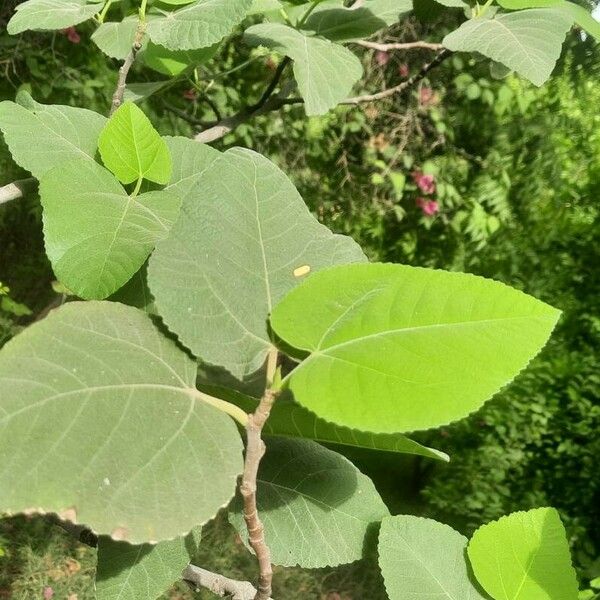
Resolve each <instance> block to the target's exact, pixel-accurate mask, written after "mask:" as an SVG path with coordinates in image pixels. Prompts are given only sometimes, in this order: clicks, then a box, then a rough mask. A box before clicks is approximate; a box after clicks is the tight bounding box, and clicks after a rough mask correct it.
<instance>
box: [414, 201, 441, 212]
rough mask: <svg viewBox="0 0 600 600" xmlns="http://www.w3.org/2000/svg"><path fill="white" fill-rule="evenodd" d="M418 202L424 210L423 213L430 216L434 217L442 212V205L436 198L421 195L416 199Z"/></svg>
mask: <svg viewBox="0 0 600 600" xmlns="http://www.w3.org/2000/svg"><path fill="white" fill-rule="evenodd" d="M416 204H417V206H418V207H419V208H420V209H421V210H422V211H423V214H424V215H426V216H428V217H433V216H434V215H436V214H437V213H438V212H440V205H439V204H438V203H437V202H436V201H435V200H428V199H427V198H420V197H419V198H417V200H416Z"/></svg>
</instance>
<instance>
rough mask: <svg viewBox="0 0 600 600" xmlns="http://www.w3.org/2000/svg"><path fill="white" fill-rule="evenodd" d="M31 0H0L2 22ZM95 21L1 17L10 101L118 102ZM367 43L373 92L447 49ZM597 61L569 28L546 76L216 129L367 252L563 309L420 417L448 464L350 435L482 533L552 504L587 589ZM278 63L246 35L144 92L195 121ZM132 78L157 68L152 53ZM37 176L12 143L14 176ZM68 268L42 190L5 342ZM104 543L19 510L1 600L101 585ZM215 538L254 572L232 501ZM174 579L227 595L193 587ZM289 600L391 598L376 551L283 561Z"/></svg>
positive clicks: (4, 279) (165, 122) (226, 561)
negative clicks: (483, 378) (512, 367)
mask: <svg viewBox="0 0 600 600" xmlns="http://www.w3.org/2000/svg"><path fill="white" fill-rule="evenodd" d="M15 4H16V2H14V1H8V2H3V4H2V6H1V7H0V32H4V30H5V24H6V21H7V18H8V17H9V16H10V14H11V13H12V10H13V8H14V5H15ZM421 7H422V8H421V9H420V12H421V13H422V14H420V15H419V16H420V17H421V18H420V19H419V20H417V19H416V18H409V19H405V20H404V21H403V22H402V23H401V24H400V25H398V26H396V27H395V28H394V29H393V30H391V31H390V32H389V36H388V38H390V39H394V38H397V39H400V40H412V39H430V40H433V41H439V40H440V39H441V37H442V35H443V33H444V30H445V29H449V28H450V27H452V24H453V22H452V18H453V17H449V16H448V15H449V13H448V12H444V13H440V11H439V10H438V9H434V8H433V4H429V3H428V2H423V3H422V5H421ZM122 8H123V10H126V8H127V1H126V0H124V1H123V3H122ZM92 31H93V29H92V27H91V26H88V25H82V26H79V27H78V28H77V33H78V35H79V36H80V40H79V41H78V42H75V41H73V36H71V39H69V37H67V36H66V35H64V34H61V33H56V34H26V35H23V36H20V37H17V38H11V37H9V36H8V35H7V34H5V33H0V100H5V99H11V100H12V99H14V97H15V94H16V92H17V91H18V90H20V89H27V90H28V91H30V92H31V93H32V95H33V96H34V98H35V99H36V100H38V101H40V102H44V103H62V104H69V105H74V106H84V107H87V108H91V109H94V110H97V111H99V112H102V113H106V112H107V110H108V104H109V98H110V96H111V93H112V89H113V87H114V84H115V81H116V69H117V66H118V65H117V64H116V63H115V62H113V61H111V60H109V59H107V58H105V57H104V56H103V55H102V54H101V53H100V52H99V51H98V50H97V48H96V47H95V46H94V44H93V43H92V42H90V40H89V37H90V35H91V33H92ZM362 55H363V60H364V65H365V70H366V77H365V80H364V82H363V83H362V84H361V86H362V87H363V88H364V90H369V91H377V90H380V89H383V88H384V87H385V86H386V85H392V84H395V83H398V82H399V81H400V80H401V79H402V78H404V77H406V76H407V74H409V73H412V72H414V71H415V70H416V69H418V68H419V66H420V65H421V64H422V63H423V62H424V61H425V60H427V58H428V57H430V55H429V54H428V53H427V51H422V50H419V51H411V52H410V53H406V52H404V53H402V52H396V53H390V54H388V55H385V56H384V55H381V54H379V55H378V54H377V53H374V52H373V51H370V50H366V51H363V52H362ZM249 59H250V62H249V64H248V65H247V66H246V67H245V68H243V69H240V70H237V71H235V72H233V73H229V74H228V73H227V71H228V70H229V69H231V68H233V67H234V66H236V65H238V64H240V63H242V62H243V61H246V60H249ZM599 59H600V47H598V46H597V45H594V44H593V43H592V42H591V41H589V40H585V39H584V38H583V37H582V35H581V34H580V33H579V32H577V31H574V32H572V34H571V35H570V37H569V39H568V42H567V43H566V45H565V51H564V55H563V58H562V59H561V61H560V63H559V65H558V67H557V69H556V72H555V76H554V78H553V79H552V80H551V81H550V83H548V84H547V85H546V86H544V87H543V88H540V89H538V88H535V87H533V86H532V85H530V84H527V83H526V82H524V81H522V80H520V79H518V78H516V77H514V76H512V75H508V76H505V77H502V78H497V77H498V74H497V73H496V69H494V68H492V69H490V65H489V61H484V60H481V61H479V60H477V59H475V58H470V57H467V56H464V55H455V56H453V57H451V58H450V59H449V60H448V61H446V62H445V63H444V65H443V66H441V67H440V68H438V69H437V70H436V71H433V72H432V73H431V74H430V77H429V79H427V80H425V81H423V82H422V83H421V84H420V85H419V86H418V87H417V88H415V89H413V90H412V91H411V92H410V93H409V94H406V95H403V96H399V97H394V98H392V99H391V100H388V101H386V102H383V103H380V104H376V105H365V106H363V107H361V108H348V107H342V108H339V109H337V110H335V111H333V112H331V113H330V114H328V115H327V116H324V117H318V118H310V119H307V118H306V117H305V116H304V114H303V111H302V109H301V108H295V107H290V108H287V109H285V110H283V111H281V112H277V113H272V114H270V115H267V116H265V117H260V118H257V119H255V120H254V121H251V122H248V123H246V124H244V125H242V126H241V127H239V128H238V129H237V130H236V131H235V132H234V133H232V134H230V135H228V136H227V137H225V138H224V139H223V140H221V141H219V142H218V143H217V144H216V145H217V147H219V148H225V147H229V146H232V145H242V146H247V147H252V148H253V149H255V150H257V151H259V152H262V153H264V154H265V155H266V156H268V157H269V158H271V160H273V161H274V162H275V163H276V164H278V165H279V166H280V167H281V168H282V169H283V170H284V171H285V172H286V173H287V174H288V175H289V176H290V178H291V179H292V180H293V181H294V183H295V184H296V185H297V187H298V189H299V190H300V192H301V194H302V195H303V197H304V198H305V200H306V202H307V203H308V205H309V207H310V208H311V210H312V211H314V213H315V214H316V215H317V217H318V218H319V219H320V220H321V221H322V222H323V223H325V224H326V225H328V226H329V227H331V228H332V229H333V230H335V231H337V232H342V233H347V234H350V235H352V236H353V237H354V238H355V239H356V240H357V241H359V242H360V243H361V244H362V245H363V247H364V248H365V250H366V252H367V253H368V255H369V257H370V258H371V259H372V260H384V261H393V262H400V263H408V264H413V265H422V266H428V267H435V268H444V269H450V270H461V271H468V272H473V273H477V274H481V275H485V276H487V277H492V278H494V279H498V280H501V281H504V282H506V283H508V284H510V285H513V286H516V287H518V288H521V289H523V290H524V291H526V292H528V293H530V294H533V295H534V296H537V297H539V298H541V299H543V300H545V301H547V302H549V303H551V304H553V305H555V306H557V307H559V308H561V309H562V310H563V311H564V313H563V317H562V319H561V322H560V325H559V327H558V329H557V331H556V332H555V335H554V336H553V338H552V341H551V342H550V344H549V345H548V346H547V347H546V349H545V350H544V351H543V353H542V354H541V355H540V356H539V357H538V358H536V359H535V360H534V361H533V362H532V364H531V365H530V368H529V369H528V370H527V371H526V372H524V373H522V374H521V375H520V376H519V377H518V378H517V379H516V381H515V382H514V383H513V384H512V385H511V386H510V387H508V388H507V389H506V390H504V391H503V392H502V393H500V394H498V395H497V397H496V398H495V399H494V400H492V401H491V402H489V403H488V404H487V405H486V406H485V407H484V408H483V409H482V410H480V411H479V412H477V413H476V414H474V415H472V416H471V417H470V418H468V419H466V420H464V421H461V422H459V423H457V424H454V425H452V426H450V427H446V428H443V429H441V430H435V431H430V432H425V433H423V434H421V435H420V436H419V437H420V439H421V440H422V441H424V442H426V443H428V444H430V445H432V446H434V447H436V448H439V449H441V450H444V451H445V452H447V453H448V454H450V455H451V457H452V460H451V462H450V464H441V463H440V464H433V463H432V461H429V460H427V459H420V458H414V457H398V455H392V454H385V453H383V454H382V453H369V452H358V451H352V452H350V451H347V450H346V453H347V454H348V456H349V457H350V458H351V459H352V460H353V461H354V462H355V463H356V464H357V465H358V466H359V467H360V468H361V469H362V470H363V471H364V472H366V473H367V474H369V475H370V476H371V477H372V478H373V479H374V480H375V482H376V485H377V486H378V487H379V489H380V490H381V492H382V495H383V497H384V499H385V501H386V502H387V503H388V506H389V507H390V509H391V510H392V512H394V513H403V512H405V513H415V514H422V515H426V516H431V517H434V518H436V519H439V520H441V521H444V522H446V523H448V524H450V525H452V526H453V527H455V528H457V529H458V530H460V531H461V532H462V533H464V534H466V535H469V534H471V533H472V532H473V531H474V529H476V528H477V527H478V526H479V525H480V524H482V523H484V522H487V521H489V520H491V519H495V518H498V517H499V516H501V515H502V514H506V513H508V512H511V511H515V510H520V509H528V508H531V507H536V506H544V505H552V506H555V507H556V508H558V509H559V511H560V513H561V516H562V518H563V520H564V522H565V525H566V527H567V531H568V535H569V540H570V544H571V547H572V551H573V557H574V562H575V565H576V567H577V570H578V574H579V577H580V581H581V587H582V589H584V588H586V587H587V586H588V585H589V582H590V580H593V579H594V578H597V577H600V471H599V468H598V464H599V461H600V436H598V431H599V430H600V371H599V368H598V367H599V363H600V360H599V358H598V357H599V350H600V311H599V308H600V269H599V265H600V224H599V214H598V213H599V209H598V207H599V198H600V112H599V110H598V107H600V78H599V76H600V60H599ZM273 69H274V62H273V59H272V58H271V57H269V56H258V55H256V54H252V53H251V51H250V50H249V49H247V48H245V47H244V46H243V45H242V44H241V43H240V41H239V39H237V38H234V39H233V40H232V41H231V42H230V43H228V44H227V45H226V46H225V47H224V48H222V49H221V51H220V52H219V53H218V54H217V55H216V57H215V58H214V59H212V60H211V61H210V62H209V63H207V64H205V65H202V66H201V67H200V68H199V69H198V77H197V79H193V78H192V79H191V80H187V79H186V78H185V77H182V78H180V79H178V80H177V81H176V82H174V83H173V84H172V85H170V86H169V87H168V88H167V89H166V90H165V91H163V92H161V93H160V94H159V95H157V96H155V97H152V98H150V99H149V100H148V101H147V102H145V103H144V109H145V110H146V111H147V112H148V113H149V114H150V115H151V117H152V119H153V121H154V123H155V124H156V126H157V127H158V129H159V130H160V131H161V133H163V134H167V133H168V134H174V133H177V134H181V135H191V134H192V133H193V132H194V131H196V130H197V129H198V127H199V126H200V125H201V124H202V123H203V122H206V121H210V120H212V119H214V118H215V112H216V113H217V114H225V115H227V114H230V113H232V112H235V111H236V109H238V108H240V107H241V106H243V105H244V104H245V103H248V102H252V101H253V100H255V99H256V98H258V97H259V96H260V94H261V92H262V90H263V89H264V86H265V82H266V81H268V79H269V78H270V76H271V74H272V71H273ZM131 79H132V80H133V81H137V82H151V81H156V80H157V79H161V76H160V75H157V74H156V73H154V72H152V71H150V70H148V69H142V68H140V69H137V70H134V72H133V74H132V78H131ZM211 82H212V83H211ZM420 173H423V174H426V175H431V176H432V177H431V178H430V181H433V182H434V184H435V191H434V192H430V193H428V194H424V192H423V190H422V186H421V189H420V187H419V185H418V184H419V181H418V177H419V174H420ZM22 176H23V177H24V176H26V174H25V173H22V172H21V171H20V170H19V168H18V167H17V166H16V165H15V164H14V163H13V162H12V160H11V158H10V155H9V153H8V151H7V149H6V147H5V146H4V144H3V143H2V141H1V140H0V185H1V184H4V183H8V182H10V181H12V180H14V179H17V178H19V177H22ZM427 202H429V204H426V203H427ZM432 202H435V203H436V204H435V205H434V204H431V203H432ZM428 213H429V214H428ZM53 281H54V277H53V274H52V271H51V269H50V267H49V264H48V262H47V260H46V258H45V255H44V252H43V237H42V233H41V215H40V206H39V202H38V200H37V198H36V197H35V195H33V196H31V197H28V198H27V199H25V200H23V201H19V202H13V203H10V204H8V205H6V206H2V207H0V346H1V345H2V344H3V343H5V342H6V341H7V340H8V339H9V338H10V337H12V336H13V335H15V334H16V333H17V332H18V331H19V329H20V328H22V327H23V326H26V325H27V324H28V323H29V322H31V321H32V320H33V319H35V318H36V316H37V315H39V314H40V313H42V312H43V311H44V310H46V309H47V307H48V306H51V305H52V303H53V302H54V301H55V300H56V298H57V293H56V292H55V291H54V289H53V286H52V283H53ZM94 552H95V551H94V549H93V548H91V547H89V546H87V545H85V544H82V543H78V542H75V541H73V540H72V539H71V538H70V537H69V536H68V535H67V534H66V533H65V532H64V531H63V530H62V529H60V528H59V527H58V526H57V525H55V524H53V523H52V522H51V521H49V520H47V519H42V518H39V517H38V518H25V517H16V518H11V519H4V520H2V521H0V598H14V599H15V600H22V599H29V598H43V597H44V593H45V594H46V595H49V594H50V592H49V591H48V589H47V588H51V590H52V592H53V594H54V598H59V599H61V600H62V599H68V600H87V599H89V598H93V574H94V568H95V567H94ZM202 552H203V555H202V556H201V557H198V560H200V561H202V562H201V564H202V565H203V566H206V567H209V568H210V567H214V568H215V569H218V570H220V571H221V572H223V573H226V574H228V575H231V576H234V577H244V578H245V577H250V578H252V577H253V573H254V565H253V560H252V558H251V557H250V555H248V554H247V553H246V551H245V550H244V548H243V546H242V545H241V544H240V543H239V540H237V539H236V538H235V536H234V534H233V531H232V530H231V528H229V526H228V525H227V524H226V523H225V522H224V521H223V520H222V519H217V521H216V522H215V523H214V524H213V525H212V526H211V527H210V529H209V531H207V533H206V536H205V543H204V544H203V550H202ZM44 590H46V591H45V592H44ZM165 597H167V598H172V599H176V598H180V599H183V598H186V599H189V598H192V597H195V598H209V597H210V594H208V593H205V595H202V594H193V593H192V592H191V591H190V590H188V589H187V588H186V586H185V585H183V584H181V585H179V586H178V587H177V588H174V589H173V590H172V591H171V592H169V594H167V595H166V596H165ZM276 597H280V598H288V599H292V600H294V599H296V598H298V599H299V598H309V599H311V598H315V599H325V600H350V599H366V598H368V599H373V600H378V599H379V598H384V595H383V591H382V586H381V580H380V576H379V574H378V572H377V570H376V567H375V566H374V563H373V562H372V561H371V560H369V559H365V560H364V561H361V562H359V563H355V564H353V565H349V566H347V567H344V568H342V569H336V570H317V571H308V570H301V569H288V570H285V571H284V570H282V569H278V570H277V572H276ZM581 597H582V598H584V599H588V598H593V597H595V596H594V592H592V591H588V592H584V593H582V595H581Z"/></svg>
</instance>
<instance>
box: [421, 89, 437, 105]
mask: <svg viewBox="0 0 600 600" xmlns="http://www.w3.org/2000/svg"><path fill="white" fill-rule="evenodd" d="M433 100H434V94H433V90H432V89H431V88H430V87H425V86H423V87H422V88H421V89H420V90H419V102H420V103H421V104H422V105H423V106H428V105H429V104H432V103H433Z"/></svg>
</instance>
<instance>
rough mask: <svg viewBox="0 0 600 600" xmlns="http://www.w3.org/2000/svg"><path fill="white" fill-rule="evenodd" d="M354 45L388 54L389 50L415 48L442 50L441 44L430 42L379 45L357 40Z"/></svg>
mask: <svg viewBox="0 0 600 600" xmlns="http://www.w3.org/2000/svg"><path fill="white" fill-rule="evenodd" d="M355 44H359V45H360V46H363V47H364V48H371V49H372V50H380V51H381V52H390V51H391V50H414V49H416V48H422V49H423V50H436V51H438V50H443V48H444V46H442V44H434V43H432V42H422V41H419V42H404V43H391V44H380V43H379V42H368V41H366V40H358V41H356V42H355Z"/></svg>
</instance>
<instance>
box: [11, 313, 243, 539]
mask: <svg viewBox="0 0 600 600" xmlns="http://www.w3.org/2000/svg"><path fill="white" fill-rule="evenodd" d="M195 377H196V364H195V363H194V361H192V360H191V359H190V358H189V357H188V356H187V355H186V354H185V352H182V351H181V350H180V349H179V348H178V347H177V346H176V345H175V344H174V343H173V342H172V341H171V340H169V339H167V338H165V337H164V336H163V335H162V334H161V333H160V332H159V331H158V330H157V329H156V328H155V326H154V325H153V323H152V321H151V320H150V318H149V317H147V316H146V315H145V314H144V313H142V312H140V311H138V310H137V309H135V308H131V307H126V306H124V305H122V304H117V303H114V302H73V303H69V304H66V305H64V306H63V307H61V308H59V309H57V310H54V311H52V312H51V313H50V315H49V316H48V317H46V318H45V319H43V320H42V321H39V322H37V323H35V324H34V325H31V326H30V327H29V328H27V329H26V330H25V331H24V332H22V333H20V334H19V335H17V336H16V337H14V338H13V339H12V340H11V341H10V342H8V343H7V344H6V345H5V346H4V347H3V348H2V350H1V351H0V398H2V409H1V415H0V512H6V513H9V514H12V513H20V512H32V513H36V512H55V513H57V514H58V515H59V516H61V517H62V518H64V519H66V520H69V521H72V522H77V523H81V524H84V525H86V526H88V527H90V528H91V529H92V530H93V531H95V532H96V533H97V534H99V535H110V536H111V537H113V538H114V539H119V540H125V541H129V542H131V543H146V542H152V541H154V542H157V541H162V540H167V539H172V538H174V537H177V536H181V535H185V534H187V532H189V531H190V530H191V529H192V528H193V527H196V526H198V525H200V524H203V523H205V522H206V521H207V520H209V519H210V518H212V517H213V516H214V515H215V513H216V512H217V511H218V510H219V508H220V507H222V506H224V505H225V504H227V503H228V501H229V499H230V498H231V496H232V495H233V493H234V490H235V486H236V478H237V476H238V475H239V473H240V472H241V470H242V456H241V449H242V444H241V440H240V437H239V434H238V431H237V428H236V426H235V424H234V423H233V421H232V420H231V419H230V418H229V417H227V416H226V415H225V414H223V413H222V412H220V411H219V410H217V409H215V408H213V407H212V406H209V405H208V404H206V403H204V402H202V401H201V400H200V399H199V395H198V393H197V392H196V390H195V388H194V381H195ZM33 441H35V443H33Z"/></svg>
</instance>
